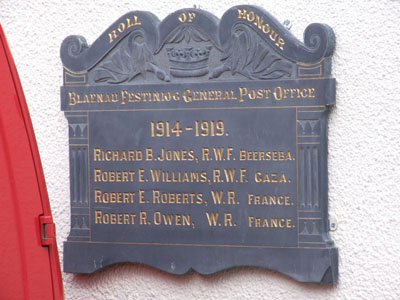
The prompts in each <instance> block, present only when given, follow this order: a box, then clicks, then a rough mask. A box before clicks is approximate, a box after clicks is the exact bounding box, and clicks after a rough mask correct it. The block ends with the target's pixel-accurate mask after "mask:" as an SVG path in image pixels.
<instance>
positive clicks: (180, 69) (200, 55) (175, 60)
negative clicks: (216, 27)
mask: <svg viewBox="0 0 400 300" xmlns="http://www.w3.org/2000/svg"><path fill="white" fill-rule="evenodd" d="M211 48H212V47H211V46H205V47H198V48H195V47H182V48H175V47H168V48H166V50H167V53H168V58H169V60H170V62H171V66H170V72H171V74H172V75H174V76H175V77H194V76H202V75H205V74H207V73H208V58H209V56H210V51H211Z"/></svg>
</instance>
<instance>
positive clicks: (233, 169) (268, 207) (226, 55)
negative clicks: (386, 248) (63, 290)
mask: <svg viewBox="0 0 400 300" xmlns="http://www.w3.org/2000/svg"><path fill="white" fill-rule="evenodd" d="M333 48H334V34H333V31H332V30H331V29H330V27H328V26H327V25H323V24H311V25H309V26H308V27H307V29H306V30H305V33H304V43H302V42H300V41H298V40H297V39H296V38H295V37H294V36H293V35H292V34H291V33H290V32H289V31H288V30H286V29H285V28H284V27H283V26H282V25H281V24H280V23H279V22H278V21H277V20H276V19H274V18H273V17H272V16H271V15H270V14H269V13H267V12H266V11H265V10H263V9H262V8H259V7H255V6H247V5H243V6H236V7H232V8H230V9H229V10H228V11H227V12H226V13H225V14H224V15H223V16H222V18H221V19H220V20H218V19H217V18H216V17H215V16H213V15H212V14H210V13H208V12H206V11H204V10H200V9H195V8H190V9H181V10H178V11H176V12H174V13H172V14H170V15H169V16H168V17H166V18H165V19H164V20H163V21H162V22H160V21H159V20H158V19H157V17H156V16H154V15H153V14H151V13H149V12H143V11H133V12H130V13H127V14H126V15H124V16H122V17H121V18H119V19H118V20H117V21H116V22H115V23H113V24H112V25H111V26H110V27H109V28H108V29H107V30H106V31H105V32H104V33H103V34H102V35H101V36H100V37H99V38H98V39H97V40H96V41H95V42H94V43H93V44H92V45H91V46H90V47H89V46H88V45H87V43H86V41H85V39H84V38H83V37H81V36H69V37H67V38H66V39H65V40H64V42H63V43H62V45H61V59H62V62H63V65H64V85H63V86H62V87H61V109H62V110H63V111H64V112H65V116H66V118H67V119H68V124H69V146H70V181H71V190H70V192H71V231H70V235H69V237H68V240H67V241H66V242H65V243H64V271H65V272H72V273H92V272H95V271H97V270H99V269H101V268H103V267H106V266H108V265H111V264H114V263H118V262H138V263H143V264H147V265H150V266H153V267H155V268H158V269H161V270H164V271H167V272H170V273H174V274H184V273H187V272H188V271H190V270H195V271H197V272H199V273H202V274H210V273H214V272H217V271H220V270H224V269H227V268H231V267H235V266H258V267H265V268H269V269H273V270H277V271H279V272H282V273H284V274H287V275H289V276H291V277H293V278H294V279H296V280H298V281H306V282H326V283H328V282H336V281H337V279H338V252H337V248H335V247H334V245H333V242H332V241H331V239H330V237H329V234H328V231H329V228H328V194H327V138H326V124H327V117H328V113H329V109H330V107H331V106H332V105H333V104H334V103H335V80H334V79H333V78H331V77H330V66H331V55H332V52H333Z"/></svg>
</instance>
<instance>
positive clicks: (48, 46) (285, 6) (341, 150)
mask: <svg viewBox="0 0 400 300" xmlns="http://www.w3.org/2000/svg"><path fill="white" fill-rule="evenodd" d="M243 2H245V1H236V0H229V1H228V0H219V1H205V0H204V1H203V0H201V1H196V2H187V1H182V2H180V1H165V0H159V1H157V2H155V1H154V2H152V1H136V3H135V1H126V0H120V1H114V0H113V1H111V0H109V1H66V0H59V1H45V0H36V1H23V0H1V1H0V22H1V24H2V26H3V29H4V31H5V33H6V35H7V37H8V42H9V46H10V48H11V51H12V53H13V56H14V60H15V63H16V65H17V69H18V71H19V75H20V78H21V81H22V85H23V88H24V91H25V96H26V99H27V102H28V106H29V109H30V113H31V117H32V122H33V126H34V129H35V133H36V138H37V141H38V144H39V150H40V154H41V158H42V163H43V168H44V173H45V176H46V181H47V187H48V192H49V195H50V200H51V206H52V209H53V214H54V218H55V222H56V223H57V230H58V243H59V251H60V257H61V259H62V241H64V240H65V239H66V237H67V235H68V232H69V217H70V213H69V171H68V139H67V121H66V119H65V117H64V115H63V113H62V112H61V111H60V95H59V86H60V85H62V65H61V61H60V58H59V49H60V45H61V42H62V40H63V39H64V38H65V37H66V36H68V35H71V34H79V35H83V36H84V37H86V39H87V40H88V42H89V43H92V42H93V41H94V40H95V39H96V38H97V37H98V36H99V35H100V34H101V33H102V32H103V31H104V30H105V29H106V28H107V27H108V26H109V25H110V24H111V23H113V22H114V21H115V20H116V19H117V18H118V17H120V16H122V15H123V14H125V13H127V12H129V11H132V10H148V11H152V12H153V13H155V14H156V15H157V16H158V17H159V18H160V19H163V18H164V17H166V15H167V14H169V13H171V12H173V11H175V10H176V9H179V8H183V7H187V6H192V5H193V4H197V5H200V7H201V8H203V9H206V10H208V11H209V12H211V13H213V14H214V15H216V16H218V17H221V16H222V14H223V13H224V12H225V11H226V10H227V9H228V8H229V7H231V6H233V5H237V4H243ZM246 3H247V2H246ZM248 4H256V5H259V6H262V7H264V8H265V9H266V10H268V11H269V12H270V13H271V14H273V15H274V16H275V17H276V18H277V19H278V20H280V21H284V20H285V19H290V20H291V21H292V22H293V24H294V25H293V27H292V32H293V33H294V34H295V35H296V36H297V37H298V38H299V39H302V34H303V31H304V29H305V28H306V27H307V25H308V24H310V23H313V22H319V23H326V24H329V25H330V26H331V27H332V28H333V29H334V30H335V32H336V40H337V44H336V50H335V53H334V56H333V77H335V78H336V79H337V105H336V107H335V108H334V110H333V112H332V114H331V117H330V123H329V199H330V213H331V214H333V215H335V216H336V217H337V220H338V221H339V228H338V230H337V231H336V232H334V233H332V237H333V239H334V241H335V243H336V246H337V247H338V248H339V257H340V266H339V272H340V281H339V283H338V284H337V285H327V286H324V285H318V284H300V283H297V282H295V281H294V280H292V279H290V278H288V277H286V276H283V275H280V274H276V273H274V272H271V271H266V270H261V269H254V268H239V269H234V270H229V271H226V272H221V273H219V274H216V275H212V276H202V275H198V274H191V275H187V276H173V275H168V274H166V273H163V272H160V271H156V270H153V269H151V268H148V267H144V266H139V265H133V264H124V265H119V266H114V267H111V268H108V269H106V270H104V271H102V272H100V273H97V274H94V275H90V276H83V275H78V276H76V275H71V274H63V277H64V287H65V295H66V299H185V300H186V299H398V298H399V297H400V287H399V284H400V232H399V231H400V184H399V179H400V178H399V177H400V176H399V175H400V116H399V111H400V96H399V90H400V75H399V74H400V49H399V48H400V29H399V25H398V23H399V16H400V2H399V1H398V0H381V1H362V0H359V1H348V0H340V1H331V0H326V1H322V0H314V1H311V0H297V1H294V0H293V1H289V0H280V1H277V0H275V1H272V0H264V1H253V2H251V3H248ZM0 105H1V104H0Z"/></svg>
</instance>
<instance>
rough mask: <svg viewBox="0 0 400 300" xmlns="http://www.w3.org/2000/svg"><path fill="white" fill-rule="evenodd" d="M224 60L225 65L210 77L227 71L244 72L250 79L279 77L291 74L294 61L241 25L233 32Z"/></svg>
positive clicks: (215, 70)
mask: <svg viewBox="0 0 400 300" xmlns="http://www.w3.org/2000/svg"><path fill="white" fill-rule="evenodd" d="M226 49H228V50H227V51H226V52H225V54H224V56H223V57H222V59H221V60H222V61H224V64H223V67H222V66H220V67H217V68H216V69H214V70H213V72H212V74H211V76H210V79H212V78H218V77H219V76H221V74H222V73H223V72H225V71H228V70H230V71H231V73H232V75H235V74H236V73H239V74H242V75H243V76H246V77H247V78H249V79H261V80H266V79H278V78H282V77H285V76H287V77H289V76H290V75H291V70H292V63H291V62H289V61H286V60H284V59H283V58H281V57H280V56H279V55H278V54H276V53H275V52H274V51H272V50H271V49H270V48H269V46H268V45H267V44H266V43H265V42H264V41H262V40H261V38H260V37H258V36H257V35H256V34H255V33H254V32H252V31H250V29H249V28H247V27H244V26H241V27H240V28H239V30H237V31H236V32H235V33H233V34H232V37H231V39H230V44H229V45H228V46H227V47H226Z"/></svg>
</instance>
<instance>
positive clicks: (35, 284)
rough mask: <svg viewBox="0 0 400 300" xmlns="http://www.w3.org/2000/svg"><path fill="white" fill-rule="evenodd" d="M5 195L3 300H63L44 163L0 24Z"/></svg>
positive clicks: (0, 258)
mask: <svg viewBox="0 0 400 300" xmlns="http://www.w3.org/2000/svg"><path fill="white" fill-rule="evenodd" d="M0 192H1V197H0V203H1V208H0V236H1V241H0V299H2V300H3V299H4V300H8V299H18V300H19V299H29V300H34V299H40V300H44V299H57V300H58V299H63V298H64V296H63V287H62V279H61V271H60V264H59V259H58V252H57V244H56V240H55V225H54V224H53V221H52V217H51V211H50V204H49V199H48V195H47V190H46V183H45V181H44V175H43V170H42V165H41V162H40V157H39V152H38V148H37V144H36V140H35V135H34V132H33V128H32V123H31V120H30V116H29V111H28V107H27V105H26V102H25V97H24V94H23V91H22V87H21V83H20V81H19V78H18V74H17V70H16V68H15V64H14V61H13V59H12V56H11V53H10V50H9V48H8V46H7V42H6V39H5V35H4V33H3V30H2V28H1V26H0Z"/></svg>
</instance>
